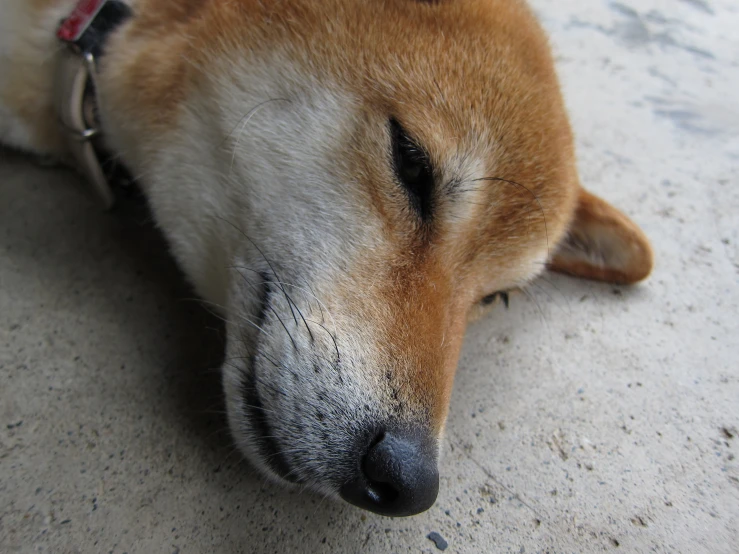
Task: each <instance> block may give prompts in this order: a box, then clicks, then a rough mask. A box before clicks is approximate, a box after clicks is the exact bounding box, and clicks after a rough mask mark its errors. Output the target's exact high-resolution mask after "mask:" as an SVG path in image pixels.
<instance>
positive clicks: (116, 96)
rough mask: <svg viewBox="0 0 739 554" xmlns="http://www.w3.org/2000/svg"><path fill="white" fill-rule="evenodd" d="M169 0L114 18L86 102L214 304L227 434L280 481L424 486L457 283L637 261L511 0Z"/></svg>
mask: <svg viewBox="0 0 739 554" xmlns="http://www.w3.org/2000/svg"><path fill="white" fill-rule="evenodd" d="M157 4H158V5H157ZM172 4H173V5H174V4H177V5H178V6H185V5H187V7H186V8H185V9H184V10H182V9H180V8H175V7H168V4H167V3H161V2H159V3H156V2H146V1H141V2H139V4H138V5H139V13H138V14H137V15H136V16H135V17H134V19H133V21H132V22H131V24H130V25H129V26H128V27H127V28H126V29H124V31H123V32H122V33H120V35H119V36H117V37H115V38H114V40H113V41H112V43H111V48H110V53H109V55H107V56H106V58H105V59H104V65H103V71H102V75H103V78H102V79H101V96H102V99H103V101H104V103H105V102H107V105H108V106H109V107H110V109H109V110H107V112H106V113H104V114H103V119H104V123H105V126H106V129H108V130H109V131H110V133H109V134H110V136H111V137H113V138H112V139H111V140H112V141H113V146H114V148H115V149H116V150H118V151H120V152H121V153H122V154H123V156H124V158H125V159H127V160H128V161H129V163H131V164H132V165H133V166H134V167H135V168H136V169H137V170H139V171H141V172H142V173H144V174H145V178H144V179H143V181H142V182H143V186H144V188H145V191H146V193H147V196H148V198H149V200H150V202H151V205H152V208H153V211H154V213H155V216H156V219H157V221H158V222H159V224H160V225H161V226H162V228H163V229H164V231H165V233H166V234H167V236H168V237H169V240H170V242H171V244H172V247H173V250H174V252H175V254H176V256H177V257H178V259H179V261H180V263H181V264H182V266H183V268H184V269H185V271H186V273H187V274H188V276H189V277H190V279H191V280H192V281H193V282H194V284H195V286H196V287H197V288H198V290H199V291H200V292H201V294H203V296H205V298H206V299H208V300H209V301H211V302H212V303H214V304H217V305H218V306H221V307H222V308H223V313H224V315H225V316H226V319H227V321H228V323H227V329H228V346H227V354H226V361H225V363H224V366H223V376H224V377H223V378H224V387H225V396H226V402H227V407H228V415H229V421H230V425H231V429H232V433H233V436H234V438H235V440H236V443H237V444H238V446H239V448H240V449H241V450H242V451H243V452H244V453H245V455H246V456H247V458H248V459H249V460H251V461H252V462H253V463H254V464H255V465H256V466H257V467H259V468H261V469H262V470H263V471H264V472H265V474H267V475H269V476H272V477H274V478H275V479H277V480H279V481H283V482H290V483H297V484H300V485H304V486H308V487H310V488H312V489H314V490H317V491H320V492H322V493H325V494H328V495H337V494H338V495H341V496H342V497H343V498H344V499H346V500H348V501H349V502H351V503H353V504H356V505H358V506H361V507H364V508H366V509H369V510H372V511H375V512H378V513H381V514H386V515H410V514H414V513H418V512H420V511H423V510H425V509H427V508H428V507H430V506H431V504H432V503H433V502H434V500H435V498H436V494H437V490H438V471H437V459H438V452H439V444H440V437H441V436H442V433H443V429H444V422H445V418H446V415H447V410H448V405H449V398H450V393H451V389H452V382H453V379H454V374H455V370H456V366H457V361H458V356H459V351H460V348H461V344H462V337H463V334H464V331H465V326H466V322H467V319H468V317H469V314H470V313H471V311H472V310H473V309H474V308H475V306H477V305H479V304H480V303H481V302H484V301H485V299H489V298H491V297H492V295H493V294H494V293H496V292H497V291H506V290H509V289H512V288H517V287H521V286H523V285H524V284H526V283H527V282H529V281H530V280H532V279H533V278H535V277H536V276H537V275H538V274H539V273H540V272H541V271H542V270H543V269H544V268H545V266H546V264H550V265H551V266H552V267H553V268H554V269H556V270H559V271H564V272H568V273H572V274H574V275H578V276H584V277H589V278H596V279H605V280H612V281H619V282H626V283H630V282H635V281H638V280H640V279H642V278H643V277H645V276H646V275H647V274H648V273H649V271H650V268H651V251H650V249H649V245H648V243H647V241H646V239H645V238H644V236H643V234H642V233H641V231H640V230H639V229H638V228H637V227H636V226H635V225H634V224H633V223H632V222H631V221H629V220H628V219H627V218H626V217H625V216H624V215H622V214H621V213H620V212H618V211H616V210H615V209H614V208H612V207H610V206H609V205H607V204H606V203H605V202H603V201H602V200H600V199H598V198H596V197H594V196H592V195H590V194H588V193H587V192H585V191H584V190H583V189H582V188H581V187H580V184H579V181H578V176H577V173H576V168H575V160H574V153H573V144H572V143H573V141H572V136H571V131H570V127H569V124H568V121H567V116H566V114H565V109H564V107H563V102H562V99H561V96H560V92H559V85H558V82H557V78H556V75H555V72H554V68H553V63H552V59H551V55H550V53H549V49H548V45H547V41H546V39H545V37H544V35H543V33H542V31H541V29H540V27H539V26H538V24H537V23H536V22H535V20H534V18H533V16H532V14H531V13H530V11H529V9H528V8H527V7H526V6H525V5H524V4H523V3H522V2H517V1H498V0H479V1H474V0H471V1H467V2H460V1H453V0H448V1H439V2H431V1H425V2H424V1H420V0H396V1H385V2H366V1H359V0H356V1H354V0H350V1H341V2H340V1H338V0H324V1H320V2H318V1H316V0H305V1H297V0H296V1H290V2H256V1H254V2H246V1H244V2H232V3H225V2H224V3H218V2H211V3H202V2H189V3H188V2H179V3H172ZM155 39H156V49H154V46H153V44H154V40H155ZM124 44H125V47H124V46H123V45H124ZM152 50H153V51H152Z"/></svg>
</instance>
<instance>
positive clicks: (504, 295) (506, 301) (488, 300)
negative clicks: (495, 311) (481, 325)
mask: <svg viewBox="0 0 739 554" xmlns="http://www.w3.org/2000/svg"><path fill="white" fill-rule="evenodd" d="M498 298H500V300H501V301H502V302H503V305H504V306H505V308H506V310H507V309H508V306H509V305H510V297H509V295H508V291H503V290H501V291H498V292H494V293H493V294H488V295H487V296H485V297H484V298H483V299H482V300H480V304H482V305H483V306H489V305H490V304H492V303H493V302H495V301H496V300H497V299H498Z"/></svg>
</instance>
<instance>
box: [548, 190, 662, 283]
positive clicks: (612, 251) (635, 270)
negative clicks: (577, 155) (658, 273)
mask: <svg viewBox="0 0 739 554" xmlns="http://www.w3.org/2000/svg"><path fill="white" fill-rule="evenodd" d="M652 265H653V255H652V248H651V246H650V245H649V240H648V239H647V237H646V236H645V235H644V233H643V232H642V230H641V229H640V228H639V227H638V226H637V225H636V224H635V223H634V222H633V221H631V220H630V219H629V218H628V217H626V216H625V215H624V214H623V213H621V212H620V211H619V210H617V209H616V208H614V207H613V206H611V205H610V204H608V203H607V202H606V201H604V200H602V199H600V198H598V197H597V196H595V195H593V194H590V193H589V192H587V191H586V190H584V189H580V195H579V198H578V204H577V209H576V211H575V217H574V219H573V221H572V224H571V225H570V228H569V231H568V233H567V235H565V237H564V239H563V240H562V242H560V244H559V246H558V248H557V251H556V252H555V254H554V256H553V257H552V259H551V260H550V261H549V268H550V269H552V270H554V271H559V272H561V273H568V274H570V275H574V276H576V277H583V278H585V279H594V280H597V281H609V282H612V283H623V284H630V283H636V282H637V281H641V280H642V279H644V278H646V277H647V276H648V275H649V273H650V272H651V271H652Z"/></svg>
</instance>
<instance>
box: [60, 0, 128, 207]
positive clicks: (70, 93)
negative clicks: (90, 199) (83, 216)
mask: <svg viewBox="0 0 739 554" xmlns="http://www.w3.org/2000/svg"><path fill="white" fill-rule="evenodd" d="M130 15H131V9H130V8H129V7H128V5H127V4H126V3H124V2H122V1H121V0H79V1H78V2H77V5H76V6H75V8H74V11H72V13H71V14H70V15H69V16H68V17H67V18H65V19H64V20H62V21H61V23H60V24H59V27H58V28H57V37H58V38H59V39H60V40H61V41H62V42H63V43H65V44H66V45H67V48H64V49H63V50H62V51H61V52H60V55H59V61H58V63H57V65H56V68H55V73H54V107H55V108H56V113H57V116H58V117H59V122H60V125H61V127H62V130H63V132H64V133H65V135H66V136H67V137H68V139H69V140H68V141H67V144H68V147H69V150H70V152H71V154H72V156H73V157H74V160H75V162H76V163H77V165H78V166H79V169H80V170H81V171H82V173H83V174H84V176H85V177H86V178H87V181H88V183H89V184H90V189H91V192H92V193H93V195H94V196H95V197H96V198H97V199H98V201H99V203H100V204H101V205H102V206H103V208H105V209H109V208H111V207H112V206H113V203H114V202H115V195H114V194H113V190H112V188H111V185H110V180H109V179H108V177H107V176H106V173H105V171H104V169H103V163H102V160H101V156H100V154H99V152H98V150H97V149H96V145H95V141H96V140H97V139H99V135H100V126H99V121H98V117H97V113H96V108H97V105H98V99H97V96H96V95H97V86H96V82H95V81H96V76H97V58H98V57H99V56H100V54H101V52H102V49H103V46H104V43H105V40H106V39H107V37H108V35H109V34H110V33H111V32H112V31H113V30H114V29H115V28H116V27H117V26H118V25H120V24H121V23H122V22H123V21H125V20H126V19H127V18H128V17H130Z"/></svg>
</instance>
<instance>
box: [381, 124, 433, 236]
mask: <svg viewBox="0 0 739 554" xmlns="http://www.w3.org/2000/svg"><path fill="white" fill-rule="evenodd" d="M390 135H391V139H392V154H393V169H394V171H395V177H396V178H397V179H398V182H399V183H400V185H401V186H402V187H403V189H404V190H405V191H406V193H407V194H408V200H409V201H410V204H411V206H412V208H413V210H414V211H415V212H416V213H417V214H418V215H419V216H420V217H421V220H423V221H424V222H427V221H429V220H430V219H431V216H432V212H433V207H434V172H433V168H432V167H431V162H430V161H429V157H428V154H427V153H426V151H425V150H424V149H423V148H422V147H421V146H419V145H418V143H417V142H415V141H414V140H413V139H411V138H410V136H409V135H408V133H407V132H406V130H405V129H403V127H402V126H401V125H400V123H398V122H397V121H396V120H395V119H391V120H390Z"/></svg>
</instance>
